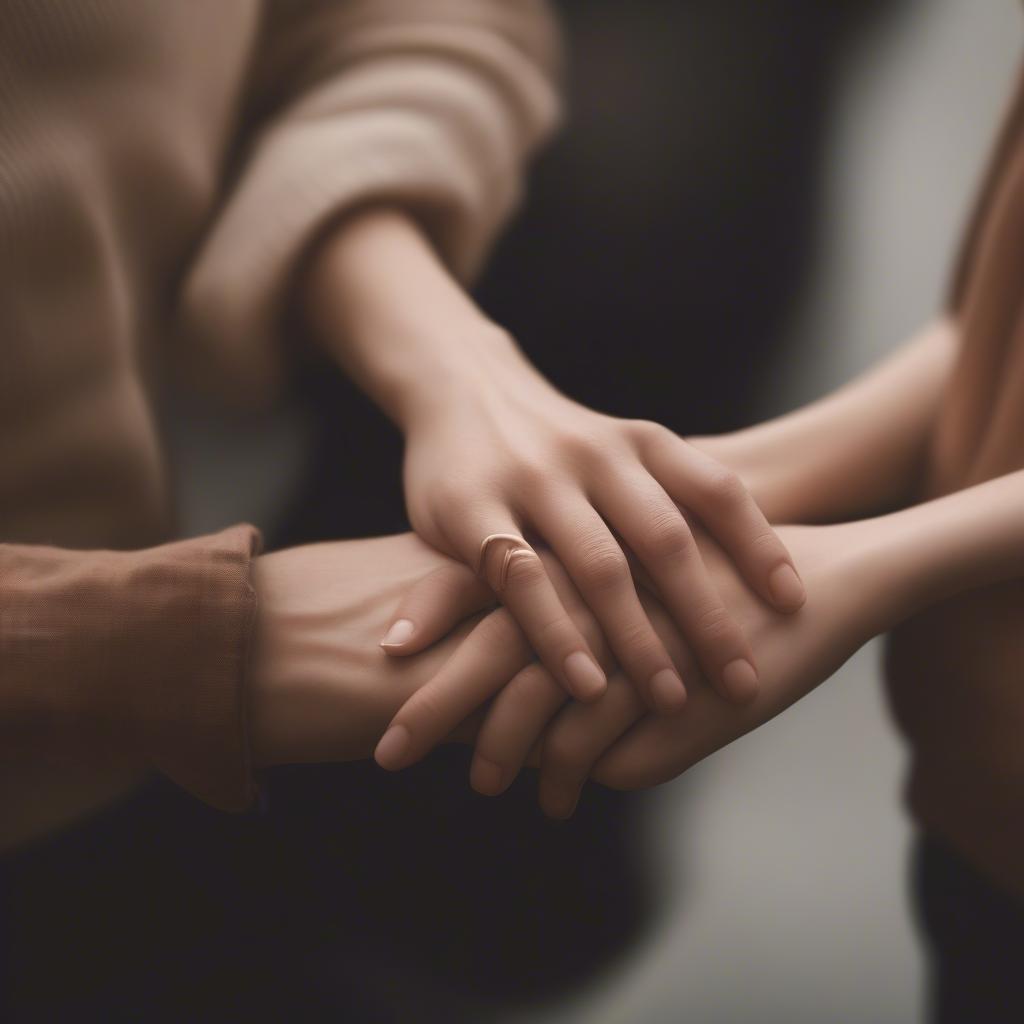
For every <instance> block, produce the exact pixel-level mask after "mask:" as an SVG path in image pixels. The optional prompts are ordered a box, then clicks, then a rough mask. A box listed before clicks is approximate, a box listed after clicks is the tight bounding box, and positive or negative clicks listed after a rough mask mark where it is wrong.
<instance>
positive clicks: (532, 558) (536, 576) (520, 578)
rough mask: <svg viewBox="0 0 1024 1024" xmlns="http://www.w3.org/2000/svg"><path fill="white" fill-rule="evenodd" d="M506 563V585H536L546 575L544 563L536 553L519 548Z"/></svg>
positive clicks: (528, 586)
mask: <svg viewBox="0 0 1024 1024" xmlns="http://www.w3.org/2000/svg"><path fill="white" fill-rule="evenodd" d="M521 551H522V553H521V554H520V553H517V554H516V556H515V558H513V559H512V560H511V561H510V562H509V563H508V575H507V577H506V579H505V586H506V587H522V588H530V587H536V586H538V585H539V584H540V583H541V582H542V581H543V580H544V579H545V578H546V576H547V573H545V571H544V563H543V562H541V560H540V558H539V557H538V556H537V553H536V552H534V551H528V550H527V549H525V548H523V549H521Z"/></svg>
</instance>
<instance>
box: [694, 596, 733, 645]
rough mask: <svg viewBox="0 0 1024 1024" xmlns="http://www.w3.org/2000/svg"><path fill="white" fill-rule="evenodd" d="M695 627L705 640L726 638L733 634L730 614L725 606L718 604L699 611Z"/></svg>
mask: <svg viewBox="0 0 1024 1024" xmlns="http://www.w3.org/2000/svg"><path fill="white" fill-rule="evenodd" d="M697 628H698V629H699V630H700V634H701V636H702V637H703V638H704V639H705V640H706V641H707V640H711V641H716V640H727V639H731V638H732V637H733V635H734V634H735V627H734V625H733V621H732V616H731V615H730V614H729V612H728V611H727V610H726V608H725V606H724V605H720V604H716V605H712V606H710V607H708V608H705V609H704V610H703V611H701V613H700V614H699V615H698V617H697Z"/></svg>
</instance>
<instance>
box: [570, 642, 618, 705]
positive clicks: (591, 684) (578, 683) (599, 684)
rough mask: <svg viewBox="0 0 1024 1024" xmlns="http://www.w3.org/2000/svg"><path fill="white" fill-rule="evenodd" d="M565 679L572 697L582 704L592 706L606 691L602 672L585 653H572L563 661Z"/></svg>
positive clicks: (605, 681) (606, 687)
mask: <svg viewBox="0 0 1024 1024" xmlns="http://www.w3.org/2000/svg"><path fill="white" fill-rule="evenodd" d="M565 678H566V680H567V682H568V684H569V689H570V691H571V692H572V695H573V696H574V697H575V698H576V699H577V700H579V701H582V702H583V703H584V704H592V703H593V702H594V701H596V700H598V699H599V698H600V697H602V696H603V695H604V693H605V691H606V690H607V689H608V677H607V676H606V675H605V674H604V670H603V669H602V668H601V666H600V665H598V663H597V662H596V661H594V659H593V658H592V657H591V656H590V655H589V654H587V653H586V652H585V651H573V652H572V654H570V655H569V657H567V658H566V659H565Z"/></svg>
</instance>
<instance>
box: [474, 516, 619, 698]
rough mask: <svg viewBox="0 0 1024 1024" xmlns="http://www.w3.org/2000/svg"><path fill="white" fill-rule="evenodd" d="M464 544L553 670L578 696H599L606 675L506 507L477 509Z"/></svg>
mask: <svg viewBox="0 0 1024 1024" xmlns="http://www.w3.org/2000/svg"><path fill="white" fill-rule="evenodd" d="M465 538H466V543H465V544H464V545H463V546H462V548H460V550H463V551H464V556H465V557H467V558H468V559H469V560H470V561H471V564H475V565H476V567H477V571H478V572H479V574H480V575H481V576H482V577H483V578H484V579H486V580H487V582H488V583H489V584H490V586H491V587H492V589H493V590H494V592H495V593H496V594H497V595H498V597H499V599H500V600H501V602H502V604H504V605H505V607H506V608H507V609H508V610H509V611H510V612H511V613H512V615H513V616H514V617H515V620H516V622H518V623H519V625H520V627H521V628H522V630H523V632H524V633H525V634H526V637H527V639H528V640H529V642H530V646H531V647H532V648H533V649H534V651H536V653H537V657H538V658H539V659H540V661H542V662H543V663H544V665H545V666H547V669H548V671H549V672H551V674H552V675H553V676H554V677H555V678H556V679H558V680H559V682H560V683H561V684H562V685H563V686H564V687H565V688H566V690H567V691H568V692H569V693H570V694H571V695H572V696H573V697H575V698H576V699H577V700H581V701H590V700H595V699H596V698H598V697H600V695H601V694H602V693H604V690H605V686H606V685H607V680H606V678H605V674H604V671H603V670H602V669H601V667H600V665H599V664H598V662H597V659H596V657H595V656H594V652H593V651H592V650H591V648H590V646H589V645H588V644H587V642H586V639H585V638H584V637H583V634H582V633H581V632H580V630H579V629H578V628H577V626H576V625H575V624H574V623H573V621H572V618H571V617H570V615H569V613H568V611H567V610H566V608H565V607H564V605H563V603H562V601H561V599H560V598H559V596H558V593H557V591H556V590H555V588H554V586H553V585H552V583H551V580H550V578H549V576H548V573H547V571H546V569H545V567H544V563H543V562H542V561H541V559H540V557H539V556H538V554H537V552H536V551H535V550H534V549H533V548H532V547H531V546H530V545H529V544H527V543H526V541H525V540H523V539H522V531H521V529H520V527H519V525H518V524H517V523H516V522H514V521H513V520H512V519H511V518H510V517H509V514H508V512H507V511H502V510H499V509H495V510H493V511H492V512H491V513H490V514H486V513H483V514H476V515H474V521H473V522H471V523H469V524H467V528H466V533H465Z"/></svg>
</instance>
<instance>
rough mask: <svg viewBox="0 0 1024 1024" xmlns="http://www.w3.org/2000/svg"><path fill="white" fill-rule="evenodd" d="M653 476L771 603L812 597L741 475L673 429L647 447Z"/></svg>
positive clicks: (788, 608)
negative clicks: (698, 522) (690, 512)
mask: <svg viewBox="0 0 1024 1024" xmlns="http://www.w3.org/2000/svg"><path fill="white" fill-rule="evenodd" d="M642 455H643V461H644V464H645V465H646V466H647V468H648V470H649V471H650V473H651V475H652V476H653V477H654V478H655V479H656V480H657V481H658V482H659V483H660V484H661V485H662V487H663V488H664V489H665V490H666V491H667V492H668V494H669V495H671V497H672V498H673V499H674V500H675V501H677V502H678V503H679V504H681V505H684V506H685V507H686V508H687V509H690V510H691V511H693V513H694V514H695V515H696V516H697V517H698V518H699V519H700V521H701V523H702V524H703V526H704V527H705V529H707V531H708V532H709V533H710V534H711V535H712V536H713V537H715V539H716V540H717V541H718V542H719V544H720V545H721V546H722V548H723V549H724V550H725V551H726V553H727V554H728V555H729V557H730V558H732V560H733V561H734V562H735V564H736V568H737V569H739V571H740V574H741V575H742V576H743V578H744V579H745V580H746V581H747V583H749V584H750V586H751V587H752V588H753V589H754V590H755V591H756V592H757V593H758V594H760V595H761V596H762V597H763V598H764V599H765V600H766V601H768V602H769V604H771V605H773V606H774V607H775V608H777V609H778V610H779V611H781V612H795V611H796V610H797V609H798V608H800V607H801V606H802V605H803V603H804V601H805V600H806V599H807V595H806V592H805V590H804V585H803V582H802V581H801V580H800V576H799V574H798V573H797V571H796V567H795V565H794V564H793V559H792V557H791V556H790V554H789V552H788V551H787V550H786V546H785V544H783V543H782V541H781V540H780V539H779V535H778V534H777V533H776V532H775V530H773V529H772V527H771V525H770V524H769V522H768V520H767V519H766V518H765V516H764V513H763V512H762V511H761V509H760V508H759V507H758V505H757V502H756V501H754V499H753V497H752V496H751V494H750V492H749V491H748V490H747V488H746V486H745V485H744V483H743V481H742V480H741V479H740V477H739V475H738V474H736V473H734V472H732V470H730V469H728V468H727V467H725V466H723V465H722V464H721V463H720V462H717V461H716V460H715V459H713V458H711V456H709V455H706V454H705V453H704V452H701V451H698V450H697V449H696V448H694V447H693V446H692V445H689V444H687V443H686V442H685V441H684V440H683V439H682V438H680V437H677V436H676V435H675V434H673V433H671V432H670V431H665V432H664V433H661V432H658V433H657V434H656V436H655V438H654V439H648V440H647V441H646V442H645V443H644V446H643V449H642Z"/></svg>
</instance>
